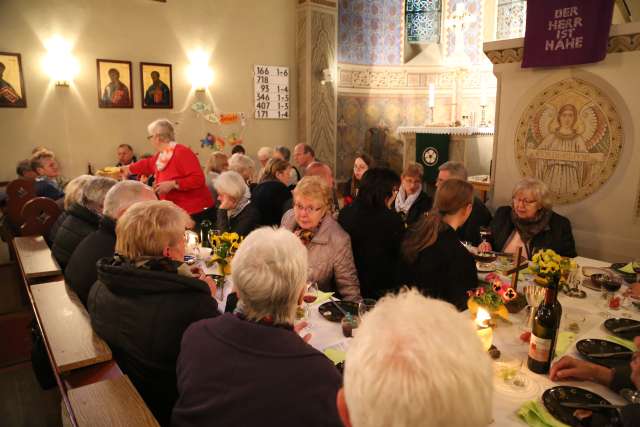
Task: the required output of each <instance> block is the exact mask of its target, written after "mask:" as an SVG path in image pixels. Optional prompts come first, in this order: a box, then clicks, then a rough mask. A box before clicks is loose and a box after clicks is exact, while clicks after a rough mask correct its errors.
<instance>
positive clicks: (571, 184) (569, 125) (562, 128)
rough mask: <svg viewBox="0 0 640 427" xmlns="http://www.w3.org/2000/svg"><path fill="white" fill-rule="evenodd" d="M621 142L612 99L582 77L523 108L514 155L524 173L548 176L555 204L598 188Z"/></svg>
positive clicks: (575, 199) (548, 90) (545, 92)
mask: <svg viewBox="0 0 640 427" xmlns="http://www.w3.org/2000/svg"><path fill="white" fill-rule="evenodd" d="M622 145H623V129H622V121H621V120H620V116H619V114H618V112H617V111H616V108H615V105H614V103H613V101H612V100H611V99H610V98H609V97H608V96H607V95H606V94H605V93H603V92H602V91H601V90H600V89H598V88H596V87H595V86H593V85H592V84H590V83H589V82H586V81H584V80H581V79H576V78H569V79H566V80H562V81H560V82H558V83H555V84H553V85H551V86H549V87H548V88H546V89H544V90H543V91H542V92H541V93H539V94H538V95H537V96H536V97H535V98H534V99H533V101H532V102H531V103H530V104H529V106H527V107H526V108H525V110H524V112H523V113H522V116H521V118H520V122H519V124H518V130H517V132H516V144H515V154H516V161H517V164H518V167H519V169H520V173H521V174H522V175H524V176H532V177H536V178H538V179H540V180H542V181H544V182H545V183H546V184H547V185H548V186H549V190H550V192H551V197H552V200H553V202H554V203H556V204H567V203H575V202H578V201H580V200H583V199H585V198H587V197H589V196H590V195H591V194H593V193H595V192H596V191H597V190H598V189H599V188H600V187H601V186H602V185H603V184H604V183H605V182H607V180H608V179H609V177H610V176H611V175H612V174H613V171H614V170H615V168H616V166H617V164H618V160H619V158H620V153H621V152H622Z"/></svg>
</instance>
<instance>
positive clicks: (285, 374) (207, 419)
mask: <svg viewBox="0 0 640 427" xmlns="http://www.w3.org/2000/svg"><path fill="white" fill-rule="evenodd" d="M231 266H232V278H233V284H234V287H235V288H236V290H237V292H238V298H239V302H238V309H237V310H236V312H235V313H234V314H231V313H227V314H224V315H222V316H219V317H217V318H215V319H208V320H204V321H202V322H198V323H195V324H193V325H191V326H190V327H189V329H187V331H186V332H185V333H184V337H183V338H182V347H181V349H180V357H179V358H178V365H177V373H178V390H179V393H180V397H179V398H178V401H177V403H176V405H175V407H174V409H173V416H172V425H173V426H192V427H196V426H203V427H204V426H209V425H211V423H212V420H215V424H216V425H221V426H240V425H270V426H311V427H313V426H318V427H319V426H336V427H338V426H341V424H340V420H339V418H338V413H337V408H336V404H335V402H336V393H337V392H338V389H339V388H340V383H341V378H340V374H339V373H338V371H337V369H336V368H335V367H334V366H333V364H332V363H331V362H330V361H329V359H327V358H326V357H325V356H324V355H323V354H322V353H321V352H319V351H318V350H316V349H314V348H313V347H311V346H310V345H308V344H307V343H305V341H304V340H303V339H302V338H301V337H300V336H299V335H298V334H297V333H296V330H295V329H294V326H293V322H294V320H295V317H296V308H297V307H298V306H299V305H300V304H301V303H302V297H303V295H304V292H305V287H306V280H307V253H306V251H305V250H304V246H303V245H302V243H301V242H300V240H299V239H298V238H297V237H296V236H295V235H293V234H292V233H290V232H289V231H286V230H283V229H279V230H275V229H272V228H266V227H265V228H260V229H258V230H256V231H254V232H253V233H251V234H250V235H249V236H248V237H247V238H246V239H245V240H244V242H243V243H242V245H240V248H239V249H238V252H237V253H236V255H235V257H234V258H233V261H232V262H231ZM230 402H242V405H241V406H242V409H241V410H238V407H235V406H234V405H233V404H231V403H230Z"/></svg>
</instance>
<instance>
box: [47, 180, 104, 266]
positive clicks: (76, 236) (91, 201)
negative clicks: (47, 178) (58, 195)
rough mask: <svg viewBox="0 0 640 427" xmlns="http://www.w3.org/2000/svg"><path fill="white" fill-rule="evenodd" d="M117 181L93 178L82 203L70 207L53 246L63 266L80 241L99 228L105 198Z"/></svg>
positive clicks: (85, 190) (85, 188) (52, 250)
mask: <svg viewBox="0 0 640 427" xmlns="http://www.w3.org/2000/svg"><path fill="white" fill-rule="evenodd" d="M116 182H117V181H116V180H115V179H111V178H105V177H101V176H98V177H95V178H93V179H92V180H91V181H89V182H87V184H86V185H85V187H84V188H83V190H82V198H81V201H80V203H74V204H73V205H71V206H70V207H69V209H68V211H67V213H68V216H67V217H66V218H65V220H64V222H63V223H62V224H61V225H60V228H59V229H58V232H57V233H56V237H55V240H54V241H53V247H52V248H51V252H52V253H53V256H54V257H55V258H56V260H57V261H58V264H60V267H61V268H63V269H64V268H65V267H66V266H67V263H68V262H69V259H71V255H72V254H73V251H74V250H75V249H76V247H77V246H78V245H79V244H80V242H82V240H83V239H84V238H85V237H87V236H88V235H89V234H91V233H93V232H94V231H96V230H97V229H98V225H99V223H100V217H101V215H102V205H103V203H104V198H105V196H106V194H107V191H109V189H110V188H111V187H113V186H114V185H115V184H116Z"/></svg>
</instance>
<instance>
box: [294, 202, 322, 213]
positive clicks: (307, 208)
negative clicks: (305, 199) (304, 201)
mask: <svg viewBox="0 0 640 427" xmlns="http://www.w3.org/2000/svg"><path fill="white" fill-rule="evenodd" d="M293 208H294V209H295V210H298V211H300V212H304V213H306V214H310V213H312V212H320V211H321V210H322V209H323V208H324V206H321V207H319V208H314V207H313V206H302V205H301V204H300V203H294V204H293Z"/></svg>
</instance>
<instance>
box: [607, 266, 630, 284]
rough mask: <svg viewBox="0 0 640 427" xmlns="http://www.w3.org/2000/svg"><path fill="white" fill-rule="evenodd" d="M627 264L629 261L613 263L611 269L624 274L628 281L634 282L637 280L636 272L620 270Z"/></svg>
mask: <svg viewBox="0 0 640 427" xmlns="http://www.w3.org/2000/svg"><path fill="white" fill-rule="evenodd" d="M627 264H628V262H616V263H615V264H611V269H612V270H613V271H615V272H616V273H617V274H619V275H620V276H622V278H623V279H624V280H625V281H626V282H627V283H634V282H635V281H636V273H626V272H624V271H620V269H621V268H622V267H624V266H625V265H627Z"/></svg>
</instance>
